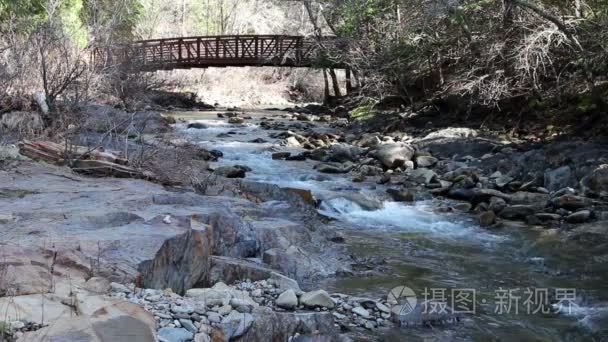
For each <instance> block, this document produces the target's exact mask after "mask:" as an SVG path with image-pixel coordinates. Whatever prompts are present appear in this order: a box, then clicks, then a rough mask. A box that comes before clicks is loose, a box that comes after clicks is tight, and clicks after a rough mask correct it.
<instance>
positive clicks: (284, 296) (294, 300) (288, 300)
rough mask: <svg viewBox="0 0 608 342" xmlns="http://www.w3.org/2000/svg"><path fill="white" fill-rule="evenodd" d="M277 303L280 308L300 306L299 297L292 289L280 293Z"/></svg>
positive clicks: (289, 308)
mask: <svg viewBox="0 0 608 342" xmlns="http://www.w3.org/2000/svg"><path fill="white" fill-rule="evenodd" d="M276 304H277V306H278V307H280V308H283V309H287V310H293V309H295V308H296V306H298V297H297V296H296V293H295V291H294V290H291V289H290V290H287V291H285V292H283V293H281V295H279V298H277V301H276Z"/></svg>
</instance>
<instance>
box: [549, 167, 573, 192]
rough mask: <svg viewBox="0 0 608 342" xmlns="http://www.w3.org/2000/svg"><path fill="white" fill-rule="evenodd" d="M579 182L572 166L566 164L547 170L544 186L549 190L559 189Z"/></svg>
mask: <svg viewBox="0 0 608 342" xmlns="http://www.w3.org/2000/svg"><path fill="white" fill-rule="evenodd" d="M576 184H577V181H576V177H575V175H574V172H572V169H571V168H570V166H567V165H564V166H561V167H558V168H557V169H553V170H547V171H545V184H544V187H545V188H546V189H548V190H549V191H557V190H559V189H563V188H566V187H570V186H575V185H576Z"/></svg>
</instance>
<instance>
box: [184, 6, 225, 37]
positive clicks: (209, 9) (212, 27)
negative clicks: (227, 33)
mask: <svg viewBox="0 0 608 342" xmlns="http://www.w3.org/2000/svg"><path fill="white" fill-rule="evenodd" d="M216 12H218V10H217V5H216V4H213V3H210V2H209V1H206V2H205V1H194V2H192V4H191V5H190V16H191V17H192V27H191V29H192V31H193V33H194V34H196V35H199V34H200V35H209V34H214V33H217V32H220V31H221V23H220V18H219V15H218V13H219V12H218V13H216Z"/></svg>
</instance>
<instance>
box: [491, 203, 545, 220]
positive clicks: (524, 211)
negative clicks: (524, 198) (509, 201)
mask: <svg viewBox="0 0 608 342" xmlns="http://www.w3.org/2000/svg"><path fill="white" fill-rule="evenodd" d="M535 212H536V207H534V206H531V205H525V204H516V205H509V206H507V207H505V208H504V209H503V210H502V211H501V212H500V213H499V214H498V215H499V216H500V217H502V218H506V219H509V220H513V219H525V218H526V217H528V216H530V215H534V213H535Z"/></svg>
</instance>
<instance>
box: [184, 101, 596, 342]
mask: <svg viewBox="0 0 608 342" xmlns="http://www.w3.org/2000/svg"><path fill="white" fill-rule="evenodd" d="M220 113H221V112H220ZM217 114H218V112H181V113H176V114H175V115H176V116H178V117H180V118H182V119H184V120H188V122H190V123H191V122H199V123H203V124H204V125H205V126H206V127H207V128H205V129H193V128H190V129H188V128H186V127H187V125H186V123H183V122H182V123H178V124H177V125H176V126H177V127H178V129H179V130H180V131H182V132H183V133H184V134H185V135H186V136H187V137H188V138H189V139H190V140H192V141H193V142H195V143H197V144H199V145H201V146H204V147H206V148H208V149H215V150H220V151H222V152H223V154H224V156H223V158H221V159H220V161H219V162H218V164H220V165H235V164H240V165H246V166H248V167H250V168H251V169H252V171H251V172H248V173H247V179H249V180H254V181H260V182H267V183H272V184H277V185H279V186H283V187H293V188H301V189H307V190H311V192H312V193H313V194H314V196H315V198H316V199H318V200H320V201H321V205H320V208H319V211H320V212H321V213H322V214H324V215H327V216H330V217H333V218H335V219H336V222H337V225H338V226H339V227H340V229H341V230H342V233H343V234H344V236H346V243H347V244H348V247H349V250H350V253H351V254H353V255H355V256H356V257H357V258H359V259H366V258H367V259H369V260H370V262H377V261H378V260H380V265H379V266H380V267H381V270H382V271H381V272H377V271H373V269H372V268H371V267H370V272H369V274H368V276H365V277H362V276H360V275H358V276H352V277H349V276H342V277H333V278H328V279H324V280H322V281H320V282H319V281H315V283H314V284H308V285H310V286H314V287H316V288H324V289H326V290H328V291H334V292H341V293H347V294H350V295H356V296H370V297H374V298H384V297H386V295H387V294H388V293H389V291H390V290H391V289H392V288H394V287H396V286H407V287H409V288H411V289H412V290H413V291H414V292H415V293H416V298H417V299H418V300H419V301H421V300H423V299H424V298H425V295H424V293H425V292H426V293H427V294H426V298H427V299H441V298H442V296H445V297H446V302H447V306H448V307H451V306H452V301H451V299H452V294H459V293H463V292H462V291H461V290H468V291H469V293H472V291H474V294H475V306H474V308H475V309H474V310H475V312H474V313H468V314H466V313H465V314H463V315H462V316H461V317H462V319H461V322H460V323H456V324H447V325H440V326H436V327H433V328H428V327H417V326H413V327H407V328H398V329H381V330H378V331H375V332H374V333H372V334H371V335H370V334H369V333H366V334H364V336H366V337H367V338H369V337H371V336H374V337H377V338H378V339H381V340H389V341H397V340H423V339H431V340H463V341H465V340H467V341H469V340H470V341H487V340H505V341H529V340H535V341H538V340H542V341H557V340H564V341H573V340H577V341H578V340H587V339H591V338H594V337H595V338H597V337H598V336H595V335H593V331H594V330H596V329H599V328H601V329H604V330H605V326H606V325H608V305H606V303H608V280H607V279H606V277H605V276H601V274H605V273H602V272H598V270H589V269H587V267H586V262H585V260H584V259H583V258H581V257H577V256H576V253H575V252H571V251H569V250H566V251H565V252H564V253H562V252H561V251H560V245H559V243H558V242H555V241H553V240H551V235H550V234H548V232H546V231H542V230H540V231H539V230H533V229H527V228H526V227H523V228H511V229H502V230H487V229H482V228H480V227H478V226H476V225H475V224H474V223H473V221H472V220H471V219H470V218H468V217H466V216H464V215H457V214H441V213H437V212H436V211H435V210H434V209H435V208H436V207H437V202H436V201H423V202H416V203H414V204H402V203H397V202H391V201H387V200H386V199H385V196H383V194H384V191H385V189H386V188H385V187H383V186H380V185H377V184H375V183H366V182H363V183H353V182H351V181H350V178H349V177H347V176H345V175H334V174H321V173H318V172H317V171H316V170H314V169H313V166H314V165H315V164H316V162H313V161H285V160H273V159H272V157H271V155H272V153H273V152H277V151H289V152H292V153H294V154H295V153H298V152H301V151H302V150H301V149H300V148H296V147H289V148H288V147H284V146H279V145H278V143H279V141H280V140H277V139H273V138H271V137H269V134H270V133H277V132H280V131H273V130H264V129H262V128H261V127H260V126H259V124H260V122H261V121H260V119H261V118H262V117H264V116H266V117H272V118H273V120H277V121H280V120H284V121H286V122H287V120H285V119H281V118H280V115H281V114H283V112H278V111H273V112H265V111H248V112H247V113H246V115H248V116H251V117H252V119H249V120H246V121H245V124H243V125H231V124H228V123H227V119H224V118H218V116H217ZM218 135H219V136H218ZM258 138H261V139H264V140H266V141H267V142H264V143H259V142H251V141H252V140H254V139H258ZM357 198H359V199H360V198H364V200H369V201H375V202H378V201H382V202H381V205H380V207H379V208H376V209H373V208H368V207H366V206H365V205H363V204H362V203H361V200H356V199H357ZM598 274H600V275H598ZM304 285H305V286H306V285H307V284H304ZM433 289H435V290H433ZM545 289H546V291H547V292H546V293H547V297H546V298H547V300H545V299H544V298H545V292H544V291H545ZM559 289H562V290H559ZM571 289H574V291H575V298H574V299H573V301H572V303H571V302H570V300H569V299H568V300H565V299H564V298H569V297H567V296H571V295H572V294H573V293H572V290H571ZM509 290H511V291H512V292H511V293H509V292H508V291H509ZM444 291H445V292H444ZM452 291H454V292H452ZM556 291H561V292H559V293H556ZM556 295H557V296H556ZM530 296H533V297H532V302H531V303H528V304H526V301H527V300H528V299H529V297H530ZM536 296H539V297H536ZM541 297H542V298H541ZM560 298H561V299H562V300H563V303H564V304H570V303H571V304H572V305H571V307H570V308H568V307H567V306H566V305H564V307H562V310H561V312H556V307H555V306H554V305H550V304H549V303H548V301H551V302H553V303H554V302H555V301H556V300H558V299H560ZM542 302H547V303H545V304H547V305H544V306H543V305H540V303H542ZM465 306H466V305H465ZM466 308H467V309H468V310H469V311H470V309H471V306H470V305H469V306H466ZM515 308H517V312H516V309H515ZM547 309H550V312H549V313H546V314H543V313H541V312H542V310H547ZM437 310H441V308H437ZM463 311H467V310H464V309H463ZM534 311H539V312H536V313H534ZM603 337H604V338H606V336H603ZM600 338H601V337H600Z"/></svg>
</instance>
